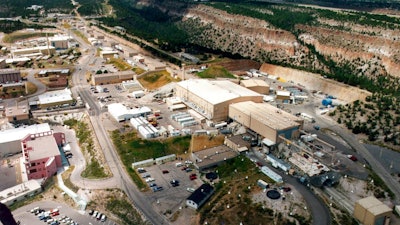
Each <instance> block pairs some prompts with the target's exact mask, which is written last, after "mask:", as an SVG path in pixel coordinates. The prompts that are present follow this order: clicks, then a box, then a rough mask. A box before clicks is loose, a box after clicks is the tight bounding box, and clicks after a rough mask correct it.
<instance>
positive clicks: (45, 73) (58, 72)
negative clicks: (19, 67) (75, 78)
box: [38, 69, 70, 77]
mask: <svg viewBox="0 0 400 225" xmlns="http://www.w3.org/2000/svg"><path fill="white" fill-rule="evenodd" d="M69 74H70V71H69V69H53V70H41V71H39V73H38V76H39V77H48V76H51V75H59V76H68V75H69Z"/></svg>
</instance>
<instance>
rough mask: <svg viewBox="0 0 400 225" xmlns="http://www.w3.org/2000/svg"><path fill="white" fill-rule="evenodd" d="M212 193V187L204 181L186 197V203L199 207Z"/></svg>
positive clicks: (192, 206) (194, 207) (195, 207)
mask: <svg viewBox="0 0 400 225" xmlns="http://www.w3.org/2000/svg"><path fill="white" fill-rule="evenodd" d="M213 194H214V188H213V187H212V186H211V185H209V184H207V183H205V184H202V185H201V186H200V187H199V188H197V189H196V190H195V191H194V192H193V193H192V194H191V195H190V196H189V197H188V198H187V199H186V205H187V206H189V207H191V208H193V209H196V210H197V209H199V208H200V207H201V206H203V205H204V203H206V201H207V200H208V199H209V198H210V197H211V196H212V195H213Z"/></svg>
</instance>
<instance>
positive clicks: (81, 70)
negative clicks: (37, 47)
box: [72, 41, 169, 224]
mask: <svg viewBox="0 0 400 225" xmlns="http://www.w3.org/2000/svg"><path fill="white" fill-rule="evenodd" d="M81 44H82V45H84V46H85V47H87V49H89V52H88V54H89V55H87V56H83V57H82V58H81V60H80V63H79V64H80V65H81V66H77V70H76V71H77V72H76V73H74V74H73V76H72V81H73V84H74V88H73V92H74V93H78V94H80V96H81V98H82V100H83V101H84V102H86V103H87V104H88V105H89V106H90V109H89V115H90V120H91V122H92V125H93V128H94V131H95V134H96V136H97V139H98V140H99V144H100V146H101V148H102V150H103V153H104V156H105V158H106V160H107V163H108V165H109V167H110V170H111V172H112V174H113V175H114V176H113V178H110V179H105V180H98V181H93V180H92V181H90V182H88V181H87V180H86V179H85V180H82V178H81V177H80V172H79V171H78V170H77V172H76V174H78V175H76V174H74V177H73V179H74V182H76V184H77V185H78V186H80V187H81V188H92V187H95V188H105V186H104V185H112V186H113V185H114V184H115V185H116V186H119V187H120V188H121V189H122V190H124V191H125V193H126V194H127V195H128V197H129V199H130V200H131V201H132V202H133V204H134V205H135V206H136V207H137V208H138V209H139V211H140V212H141V213H142V214H143V215H144V217H145V218H146V219H147V220H148V221H150V222H151V223H153V224H169V223H168V221H167V220H166V219H165V218H164V217H163V216H162V215H160V214H158V213H157V212H156V211H155V210H154V209H153V207H152V205H151V202H149V201H148V200H147V199H146V198H145V197H144V196H143V194H142V193H141V192H140V191H139V190H138V189H137V187H136V185H135V184H134V183H133V182H132V180H131V178H130V176H129V175H128V174H127V172H126V171H125V168H124V167H123V164H122V162H121V160H120V158H119V156H118V155H117V153H116V150H115V149H114V146H113V143H112V142H111V140H110V137H109V135H108V133H107V131H106V130H105V128H104V127H103V125H102V124H101V109H100V107H99V105H98V104H97V103H96V102H95V100H94V99H93V98H92V96H91V94H90V92H89V91H88V87H89V85H88V84H87V83H86V78H85V73H86V71H90V67H89V66H88V62H89V60H91V59H93V58H94V57H95V52H96V50H95V49H94V48H93V47H92V46H89V45H87V44H86V43H84V42H83V41H82V42H81ZM82 166H83V165H82ZM79 169H80V170H82V168H79Z"/></svg>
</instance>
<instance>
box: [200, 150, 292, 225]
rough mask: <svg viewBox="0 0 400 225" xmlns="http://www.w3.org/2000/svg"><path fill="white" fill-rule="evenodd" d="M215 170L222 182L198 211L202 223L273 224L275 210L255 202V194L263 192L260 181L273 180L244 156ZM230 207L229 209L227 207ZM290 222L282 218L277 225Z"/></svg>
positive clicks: (268, 181)
mask: <svg viewBox="0 0 400 225" xmlns="http://www.w3.org/2000/svg"><path fill="white" fill-rule="evenodd" d="M216 170H218V175H219V178H220V181H219V182H218V183H217V184H216V185H215V193H214V195H213V196H212V197H211V199H210V200H209V202H208V203H207V204H205V205H204V206H203V208H201V209H200V211H199V212H200V222H199V224H204V222H205V221H207V222H208V223H209V224H222V223H224V224H239V223H240V222H243V224H273V219H274V210H272V209H269V208H266V207H265V205H263V204H262V203H261V202H260V203H254V202H253V201H252V195H253V192H254V191H256V192H259V191H261V190H260V188H259V187H258V186H257V180H258V179H263V180H264V181H266V182H267V183H274V182H273V181H272V180H271V179H269V178H268V177H267V176H265V175H264V174H263V173H261V172H260V171H259V169H258V167H256V166H255V164H254V163H253V162H251V161H250V160H249V159H248V158H246V157H245V156H242V155H240V156H238V157H236V158H233V159H230V160H227V161H226V162H225V163H223V164H221V165H219V166H218V167H217V168H216ZM246 176H247V179H246ZM249 186H250V189H249V188H248V187H249ZM239 195H240V197H239ZM227 205H229V208H227V207H226V206H227ZM243 209H246V210H243ZM287 222H288V221H287V220H286V219H284V218H281V220H279V223H277V224H280V225H283V224H290V223H287Z"/></svg>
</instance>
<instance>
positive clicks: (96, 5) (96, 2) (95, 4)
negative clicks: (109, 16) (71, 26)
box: [78, 0, 108, 16]
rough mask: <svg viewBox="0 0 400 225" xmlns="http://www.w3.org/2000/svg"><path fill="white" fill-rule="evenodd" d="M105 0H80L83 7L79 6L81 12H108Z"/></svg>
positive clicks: (97, 13)
mask: <svg viewBox="0 0 400 225" xmlns="http://www.w3.org/2000/svg"><path fill="white" fill-rule="evenodd" d="M105 2H106V1H105V0H84V1H79V4H80V5H81V7H79V8H78V12H79V14H81V15H82V16H85V15H88V16H89V15H103V14H106V13H107V12H108V10H107V7H106V5H105Z"/></svg>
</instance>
